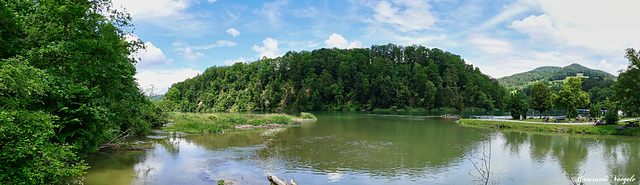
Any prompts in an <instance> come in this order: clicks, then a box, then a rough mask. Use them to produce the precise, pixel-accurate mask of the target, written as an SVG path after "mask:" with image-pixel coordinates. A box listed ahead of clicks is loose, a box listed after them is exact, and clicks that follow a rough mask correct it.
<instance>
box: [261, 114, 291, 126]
mask: <svg viewBox="0 0 640 185" xmlns="http://www.w3.org/2000/svg"><path fill="white" fill-rule="evenodd" d="M267 120H269V122H271V123H272V124H284V125H288V124H290V123H291V122H293V121H291V117H289V116H286V115H273V116H270V117H269V118H267Z"/></svg>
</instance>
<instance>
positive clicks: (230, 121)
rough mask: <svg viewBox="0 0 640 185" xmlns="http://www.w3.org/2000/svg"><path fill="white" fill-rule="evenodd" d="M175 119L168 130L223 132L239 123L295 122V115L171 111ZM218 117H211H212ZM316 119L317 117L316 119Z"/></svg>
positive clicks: (307, 115) (287, 123) (258, 124)
mask: <svg viewBox="0 0 640 185" xmlns="http://www.w3.org/2000/svg"><path fill="white" fill-rule="evenodd" d="M305 115H306V116H305V117H312V118H315V116H314V115H313V114H310V113H306V114H305ZM169 117H170V118H171V119H172V120H173V125H172V126H169V127H163V129H164V130H166V131H182V132H194V133H201V132H222V131H225V130H234V129H235V126H238V125H254V126H260V125H267V124H282V125H289V124H292V123H293V119H294V118H298V117H294V116H289V115H285V114H265V115H254V114H224V113H222V114H199V113H171V114H170V116H169ZM213 117H215V118H217V119H211V118H213ZM314 120H315V119H314Z"/></svg>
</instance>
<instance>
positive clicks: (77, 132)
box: [0, 0, 163, 184]
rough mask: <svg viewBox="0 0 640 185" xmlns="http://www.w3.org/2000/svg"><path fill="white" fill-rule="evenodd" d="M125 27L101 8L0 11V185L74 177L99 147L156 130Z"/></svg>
mask: <svg viewBox="0 0 640 185" xmlns="http://www.w3.org/2000/svg"><path fill="white" fill-rule="evenodd" d="M105 15H109V16H106V17H105ZM129 28H130V18H129V17H128V15H127V14H124V13H119V12H115V11H112V10H111V9H110V2H109V1H108V0H92V1H86V0H85V1H47V0H36V1H3V3H2V4H0V38H1V39H0V132H1V134H0V161H2V165H1V166H0V184H53V183H59V182H60V181H61V180H64V179H65V178H67V177H70V176H78V175H81V174H82V171H83V170H84V169H87V168H88V166H87V165H86V163H84V162H83V161H82V159H83V158H84V156H86V155H87V154H88V153H91V152H95V151H97V150H98V145H99V144H101V143H107V142H110V141H114V140H115V139H117V138H119V137H120V136H124V135H134V134H139V133H145V132H147V131H149V130H150V127H151V126H152V125H154V124H158V123H161V121H162V119H163V113H162V111H161V110H160V109H159V108H158V107H157V106H155V104H153V103H152V102H151V101H150V100H149V99H148V98H147V97H145V96H144V95H143V93H141V91H140V89H139V88H138V87H137V84H136V82H135V79H134V77H133V75H134V74H135V73H136V69H135V67H134V63H135V62H136V61H135V60H134V59H131V58H129V57H128V56H129V55H130V54H131V53H132V52H134V51H135V50H136V49H137V48H140V47H141V42H140V41H131V42H129V41H127V40H125V35H126V34H129V33H130V32H127V31H125V30H128V29H129Z"/></svg>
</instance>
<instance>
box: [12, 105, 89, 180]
mask: <svg viewBox="0 0 640 185" xmlns="http://www.w3.org/2000/svg"><path fill="white" fill-rule="evenodd" d="M53 118H54V117H52V116H50V115H49V114H46V113H43V112H33V111H12V110H10V111H4V110H3V111H0V130H1V131H2V134H0V141H3V142H0V161H2V165H0V183H1V184H53V183H57V182H60V180H61V179H64V178H67V177H71V176H79V175H81V174H82V171H83V170H85V169H87V168H88V167H87V166H86V164H85V163H84V162H82V161H80V162H78V160H77V159H78V157H77V156H76V154H74V153H73V152H72V150H71V147H70V146H68V145H61V144H58V143H53V142H50V140H51V139H52V138H53V137H55V135H54V134H55V133H54V127H55V126H54V125H53V121H52V119H53Z"/></svg>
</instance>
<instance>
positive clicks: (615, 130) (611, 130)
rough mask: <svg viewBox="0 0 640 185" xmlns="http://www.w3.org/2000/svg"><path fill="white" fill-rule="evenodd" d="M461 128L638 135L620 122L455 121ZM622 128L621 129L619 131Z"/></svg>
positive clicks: (637, 132)
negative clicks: (613, 123)
mask: <svg viewBox="0 0 640 185" xmlns="http://www.w3.org/2000/svg"><path fill="white" fill-rule="evenodd" d="M456 122H457V123H458V124H459V125H461V126H469V127H480V128H499V129H512V130H524V131H534V132H551V133H571V134H606V135H626V136H638V135H640V129H639V128H633V127H629V128H624V125H625V123H624V122H621V123H619V124H615V125H599V126H593V125H592V124H593V123H553V122H550V123H546V122H533V121H532V122H527V121H517V120H497V119H496V120H478V119H460V120H458V121H456ZM620 128H623V129H620Z"/></svg>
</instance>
